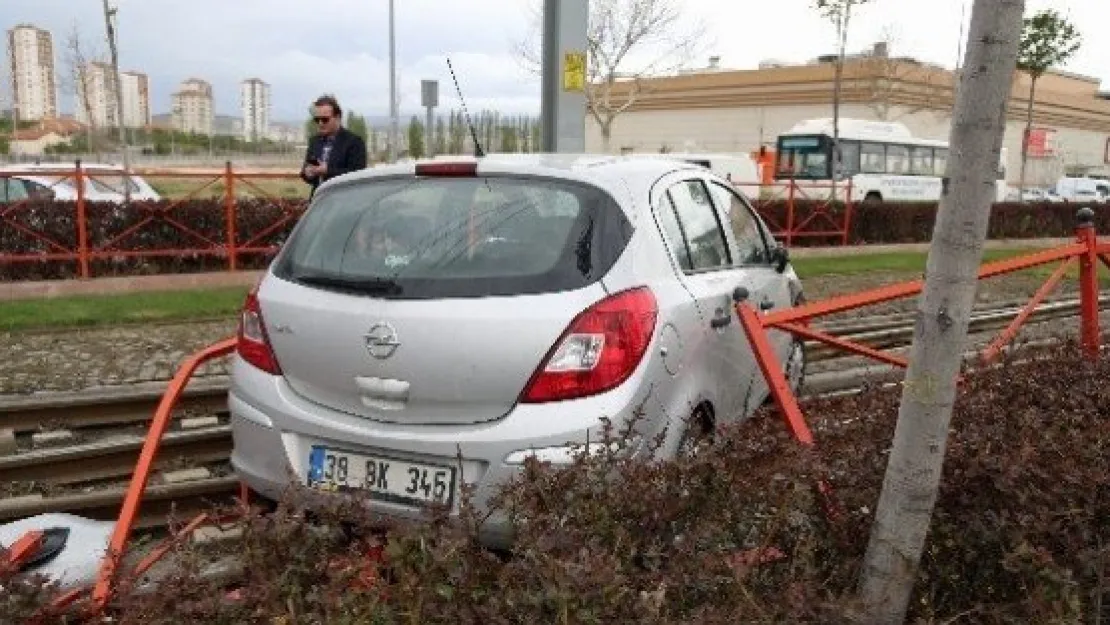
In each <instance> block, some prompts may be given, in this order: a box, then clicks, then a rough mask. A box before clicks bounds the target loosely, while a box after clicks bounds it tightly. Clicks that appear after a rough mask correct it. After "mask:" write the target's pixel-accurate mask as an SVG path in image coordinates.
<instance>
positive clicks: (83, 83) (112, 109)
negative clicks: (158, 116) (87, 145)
mask: <svg viewBox="0 0 1110 625" xmlns="http://www.w3.org/2000/svg"><path fill="white" fill-rule="evenodd" d="M120 78H121V85H122V86H123V123H124V125H125V126H127V127H128V128H149V127H150V121H151V119H150V79H149V78H148V77H147V75H146V74H142V73H139V72H120ZM74 117H75V118H76V119H77V121H79V122H81V123H83V124H89V125H91V126H93V127H94V128H114V127H117V126H118V125H119V121H118V119H119V118H118V117H117V115H116V78H115V72H114V71H113V70H112V66H111V65H109V64H107V63H102V62H99V61H94V62H91V63H87V64H86V65H85V66H84V67H82V68H81V69H80V70H79V72H78V74H77V102H76V106H75V111H74Z"/></svg>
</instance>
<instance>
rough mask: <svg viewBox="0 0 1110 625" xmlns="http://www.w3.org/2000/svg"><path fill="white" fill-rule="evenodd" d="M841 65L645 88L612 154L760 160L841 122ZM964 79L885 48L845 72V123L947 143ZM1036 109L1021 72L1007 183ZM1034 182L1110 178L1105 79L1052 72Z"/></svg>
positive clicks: (1038, 130)
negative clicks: (804, 132)
mask: <svg viewBox="0 0 1110 625" xmlns="http://www.w3.org/2000/svg"><path fill="white" fill-rule="evenodd" d="M834 70H835V68H834V65H833V64H832V63H831V62H828V61H821V62H813V63H810V64H806V65H783V64H778V63H773V62H767V63H764V64H761V67H760V68H759V69H755V70H738V71H737V70H722V69H720V68H717V67H713V66H712V64H711V67H709V68H706V69H705V70H701V71H696V72H690V73H685V74H681V75H678V76H670V77H661V78H653V79H648V80H644V81H641V83H640V86H639V88H638V92H637V93H635V94H634V96H633V100H634V101H633V103H632V105H631V106H630V107H629V108H628V110H627V111H625V112H623V113H621V114H620V115H619V116H617V117H616V118H615V119H614V121H613V125H612V129H611V134H610V140H609V142H608V151H610V152H619V151H624V152H629V151H635V152H658V151H661V150H662V151H667V150H670V151H715V152H744V153H751V152H753V151H756V150H758V149H759V148H760V146H766V147H768V148H770V149H773V148H774V145H775V139H776V137H777V136H778V135H779V134H780V133H783V132H786V131H788V130H789V129H790V128H791V127H792V126H794V124H796V123H798V122H800V121H803V120H807V119H816V118H828V117H831V116H832V94H833V84H834V83H833V77H834ZM955 83H956V80H955V73H954V72H953V71H951V70H946V69H944V68H941V67H937V66H933V65H928V64H924V63H920V62H917V61H915V60H913V59H906V58H891V57H888V56H887V55H886V54H885V49H884V48H883V47H882V46H876V49H875V51H874V52H873V53H871V54H868V55H866V56H860V57H854V58H851V59H850V60H849V61H848V62H847V63H846V64H845V67H844V78H843V83H842V99H841V102H842V104H841V116H842V117H848V118H859V119H869V120H877V121H898V122H902V123H903V124H905V125H906V126H907V127H908V128H909V129H910V131H911V132H912V133H913V134H914V135H915V136H918V137H922V138H927V139H939V140H947V139H948V134H949V129H950V127H951V109H952V104H953V99H954V86H955ZM631 89H633V87H632V83H629V82H623V83H618V85H617V87H616V88H615V89H614V90H613V93H612V98H611V101H612V102H613V103H614V105H616V106H619V105H621V104H623V103H625V102H627V98H628V94H629V92H630V90H631ZM1028 102H1029V78H1028V76H1026V75H1024V74H1022V73H1018V74H1017V75H1015V77H1014V84H1013V92H1012V96H1011V100H1010V106H1009V111H1008V117H1009V121H1008V124H1007V127H1006V136H1005V142H1004V146H1005V147H1006V149H1007V153H1008V154H1007V156H1008V162H1007V179H1008V180H1009V181H1010V182H1012V183H1016V182H1017V180H1018V177H1019V171H1020V164H1021V147H1022V136H1023V134H1024V128H1025V116H1026V108H1027V105H1028ZM1033 121H1034V130H1033V132H1032V133H1031V137H1030V141H1029V144H1030V160H1029V165H1028V170H1027V171H1028V173H1027V179H1028V180H1029V182H1030V183H1031V184H1036V185H1048V184H1051V183H1053V182H1055V181H1056V180H1057V179H1058V178H1059V177H1060V176H1061V175H1064V174H1065V173H1067V174H1072V175H1081V174H1093V175H1108V174H1110V95H1108V94H1105V93H1100V92H1099V83H1098V80H1096V79H1093V78H1087V77H1083V76H1076V75H1072V74H1064V73H1051V74H1048V75H1045V76H1043V77H1041V79H1040V80H1039V81H1038V83H1037V90H1036V98H1035V102H1034V106H1033ZM586 147H587V149H588V150H590V151H603V150H605V148H606V146H605V142H604V140H603V138H602V135H601V132H600V128H599V126H598V125H597V123H596V122H595V121H594V120H592V119H588V120H587V127H586Z"/></svg>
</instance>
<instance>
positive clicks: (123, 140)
mask: <svg viewBox="0 0 1110 625" xmlns="http://www.w3.org/2000/svg"><path fill="white" fill-rule="evenodd" d="M118 13H119V7H112V6H110V5H109V3H108V0H104V27H105V29H106V30H107V33H108V49H109V50H110V51H111V53H112V76H113V78H114V80H115V82H116V84H115V87H116V89H115V91H116V123H118V124H119V141H120V151H121V152H122V154H123V178H124V179H123V201H124V202H130V201H131V155H130V154H129V153H128V152H129V150H128V149H127V126H126V125H125V124H124V122H123V80H122V77H121V76H120V73H119V49H118V47H117V46H116V26H115V24H114V22H115V19H116V15H117V14H118Z"/></svg>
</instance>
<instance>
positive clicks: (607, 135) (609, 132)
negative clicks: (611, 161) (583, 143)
mask: <svg viewBox="0 0 1110 625" xmlns="http://www.w3.org/2000/svg"><path fill="white" fill-rule="evenodd" d="M599 128H600V130H601V153H602V154H608V153H609V146H610V144H611V143H612V139H613V122H612V121H608V122H602V123H601V124H600V126H599Z"/></svg>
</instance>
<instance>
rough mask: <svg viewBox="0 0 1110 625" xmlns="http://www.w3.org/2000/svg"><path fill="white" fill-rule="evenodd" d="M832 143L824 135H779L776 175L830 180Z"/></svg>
mask: <svg viewBox="0 0 1110 625" xmlns="http://www.w3.org/2000/svg"><path fill="white" fill-rule="evenodd" d="M831 143H832V142H831V141H830V140H829V138H828V137H825V136H822V135H810V136H790V137H779V140H778V149H777V152H778V155H777V160H778V164H777V166H776V167H775V177H776V178H779V179H782V178H801V179H810V180H828V179H829V177H830V176H831V172H830V170H829V161H830V159H829V148H830V146H831Z"/></svg>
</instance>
